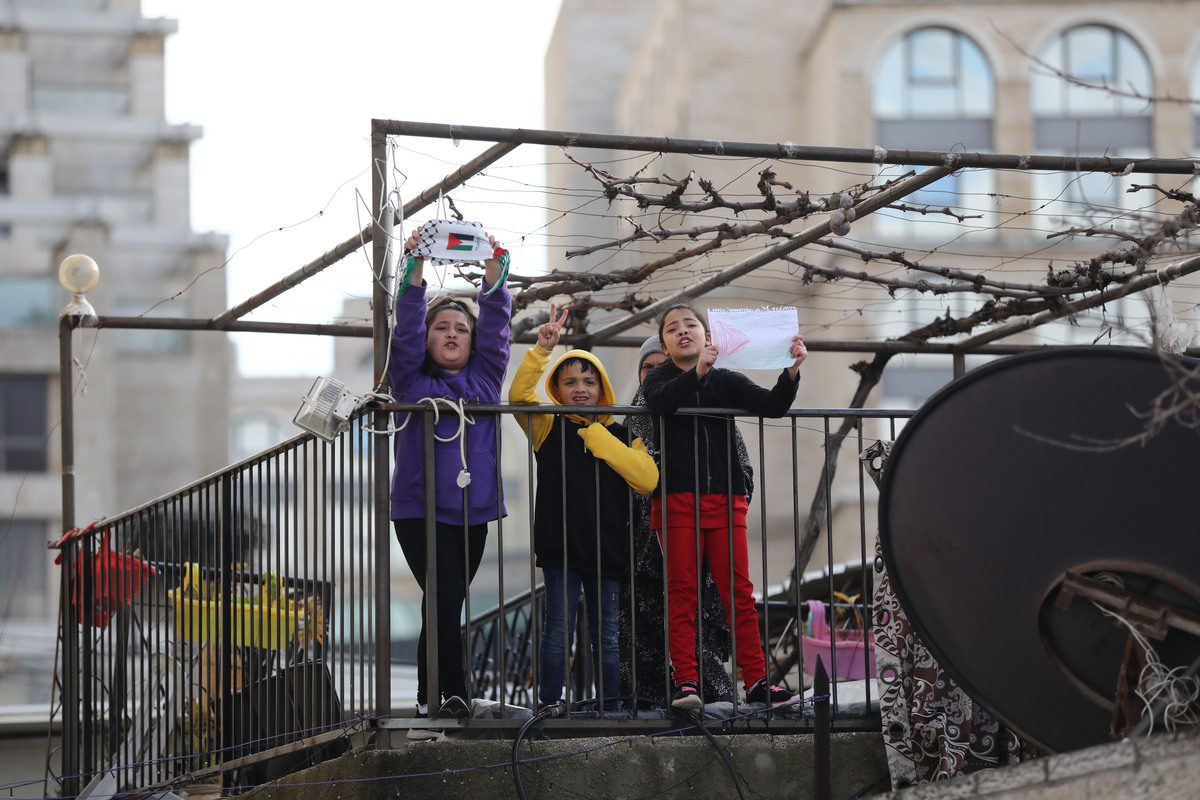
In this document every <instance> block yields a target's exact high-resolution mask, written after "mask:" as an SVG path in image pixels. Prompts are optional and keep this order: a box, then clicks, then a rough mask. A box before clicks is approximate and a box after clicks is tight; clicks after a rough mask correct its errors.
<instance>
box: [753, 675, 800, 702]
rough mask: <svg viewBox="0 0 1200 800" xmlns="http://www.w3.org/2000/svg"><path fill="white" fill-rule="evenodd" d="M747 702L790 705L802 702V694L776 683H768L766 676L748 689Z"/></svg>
mask: <svg viewBox="0 0 1200 800" xmlns="http://www.w3.org/2000/svg"><path fill="white" fill-rule="evenodd" d="M746 702H747V703H759V704H762V705H769V706H776V707H778V706H790V705H794V704H795V703H798V702H800V696H799V695H797V694H793V693H792V692H790V691H788V690H787V689H784V688H783V687H781V686H776V685H775V684H773V683H772V684H768V683H767V679H766V678H759V680H758V681H757V682H756V683H755V684H754V685H753V686H751V687H750V688H749V689H747V690H746Z"/></svg>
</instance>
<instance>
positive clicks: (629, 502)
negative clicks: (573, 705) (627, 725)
mask: <svg viewBox="0 0 1200 800" xmlns="http://www.w3.org/2000/svg"><path fill="white" fill-rule="evenodd" d="M628 422H629V418H628V417H627V418H626V426H625V444H626V445H629V446H632V445H633V438H634V437H633V431H632V430H630V429H629V425H628ZM625 503H626V508H627V513H628V516H629V540H628V542H627V545H628V547H629V574H628V575H627V576H626V580H627V583H626V586H628V587H629V629H628V630H629V633H628V636H629V691H630V694H631V697H630V698H629V709H630V711H631V712H632V716H633V717H634V719H636V718H637V716H638V675H637V656H638V648H637V638H638V637H637V630H638V619H637V604H636V603H635V602H634V596H635V594H636V591H637V587H636V584H635V583H634V577H635V575H636V574H637V549H636V547H635V546H634V543H635V542H636V541H637V535H638V532H637V529H636V528H635V527H634V525H635V524H636V522H635V520H634V518H633V503H634V498H633V488H632V487H627V489H626V491H625ZM620 641H621V640H620V633H619V632H618V634H617V643H618V646H619V645H620ZM618 692H620V689H619V687H618Z"/></svg>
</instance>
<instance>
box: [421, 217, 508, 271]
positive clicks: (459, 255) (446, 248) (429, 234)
mask: <svg viewBox="0 0 1200 800" xmlns="http://www.w3.org/2000/svg"><path fill="white" fill-rule="evenodd" d="M408 254H409V255H413V256H422V257H424V258H427V259H429V260H430V261H432V262H433V263H434V264H438V265H441V264H454V263H457V262H459V261H484V260H486V259H489V258H491V257H492V256H493V255H494V253H493V251H492V245H491V242H489V241H488V237H487V232H486V231H485V230H484V229H483V225H481V224H480V223H478V222H457V221H454V220H446V219H435V220H430V221H429V222H426V223H425V224H424V225H422V226H421V232H420V234H419V235H418V237H417V245H416V247H414V248H413V249H412V250H411V251H409V253H408Z"/></svg>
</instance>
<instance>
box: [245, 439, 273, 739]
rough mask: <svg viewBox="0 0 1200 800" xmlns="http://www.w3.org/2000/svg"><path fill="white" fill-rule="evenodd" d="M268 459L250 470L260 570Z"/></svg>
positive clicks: (265, 542) (264, 540)
mask: <svg viewBox="0 0 1200 800" xmlns="http://www.w3.org/2000/svg"><path fill="white" fill-rule="evenodd" d="M266 461H267V459H259V460H257V461H255V462H254V466H253V467H252V468H251V469H250V470H249V472H250V475H251V476H252V478H251V483H252V485H253V492H252V493H251V494H252V496H253V498H254V500H253V503H254V519H253V522H254V526H255V528H256V529H257V538H258V541H257V542H255V548H254V549H255V558H254V560H255V563H257V564H259V565H260V570H262V569H265V566H266V564H267V559H268V553H269V552H270V549H269V548H270V542H269V541H268V536H269V534H268V528H267V513H266V504H265V499H264V492H265V491H266V486H265V481H264V479H263V475H264V473H265V472H266V463H265V462H266ZM270 697H271V693H270V692H267V693H266V698H264V702H263V703H262V705H264V706H265V705H266V704H267V703H268V702H270ZM258 716H259V715H258V714H252V715H251V718H252V719H254V720H255V721H256V722H257V723H258V724H257V726H256V727H255V730H254V733H253V734H252V738H253V737H254V736H259V737H261V736H262V733H263V726H264V724H265V721H263V720H259V719H258ZM268 719H269V717H268Z"/></svg>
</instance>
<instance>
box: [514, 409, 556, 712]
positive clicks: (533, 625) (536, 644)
mask: <svg viewBox="0 0 1200 800" xmlns="http://www.w3.org/2000/svg"><path fill="white" fill-rule="evenodd" d="M525 430H527V431H533V414H526V415H525ZM525 474H526V475H527V476H528V480H526V482H525V484H526V486H527V487H528V495H529V499H528V504H529V615H530V617H529V619H530V621H529V631H530V633H529V640H530V642H531V643H532V645H533V664H532V667H533V669H532V670H531V672H532V674H533V686H532V695H533V702H532V703H531V704H530V705H532V706H534V708H537V706H538V705H539V704H540V703H541V697H540V695H539V689H540V688H541V685H542V658H541V649H542V637H541V635H540V633H541V630H542V629H541V626H540V625H539V624H538V623H539V620H538V594H537V555H536V553H535V552H534V535H533V526H534V506H535V497H534V492H533V483H534V476H535V474H536V470H535V469H534V463H533V437H532V436H526V437H525ZM542 602H543V603H545V602H547V600H546V591H545V585H544V584H543V586H542ZM506 677H507V676H506Z"/></svg>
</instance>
